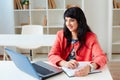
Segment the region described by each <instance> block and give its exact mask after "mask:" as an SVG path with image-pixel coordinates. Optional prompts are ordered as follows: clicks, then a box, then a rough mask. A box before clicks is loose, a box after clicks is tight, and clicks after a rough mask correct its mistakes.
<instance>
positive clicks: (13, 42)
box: [0, 34, 55, 59]
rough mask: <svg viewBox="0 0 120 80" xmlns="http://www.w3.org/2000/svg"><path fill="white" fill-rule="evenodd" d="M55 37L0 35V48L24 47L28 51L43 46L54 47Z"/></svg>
mask: <svg viewBox="0 0 120 80" xmlns="http://www.w3.org/2000/svg"><path fill="white" fill-rule="evenodd" d="M54 40H55V35H16V34H4V35H3V34H2V35H0V46H19V47H20V46H22V47H23V46H24V47H25V48H27V49H36V48H39V47H41V46H52V45H53V42H54ZM5 56H6V55H5V53H4V59H5Z"/></svg>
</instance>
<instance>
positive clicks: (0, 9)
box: [0, 0, 14, 34]
mask: <svg viewBox="0 0 120 80" xmlns="http://www.w3.org/2000/svg"><path fill="white" fill-rule="evenodd" d="M13 27H14V23H13V0H0V34H8V33H14V28H13Z"/></svg>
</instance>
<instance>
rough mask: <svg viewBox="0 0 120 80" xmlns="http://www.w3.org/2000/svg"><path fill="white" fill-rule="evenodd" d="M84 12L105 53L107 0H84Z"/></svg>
mask: <svg viewBox="0 0 120 80" xmlns="http://www.w3.org/2000/svg"><path fill="white" fill-rule="evenodd" d="M85 14H86V18H87V21H88V24H89V26H90V27H91V29H92V31H93V32H94V33H96V34H97V38H98V41H99V43H100V45H101V47H102V49H103V50H104V52H106V53H107V45H108V43H107V42H108V37H107V36H108V0H85Z"/></svg>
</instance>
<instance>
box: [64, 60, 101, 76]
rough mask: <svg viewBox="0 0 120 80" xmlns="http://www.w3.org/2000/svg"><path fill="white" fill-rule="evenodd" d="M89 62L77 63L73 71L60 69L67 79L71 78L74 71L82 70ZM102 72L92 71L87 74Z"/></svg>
mask: <svg viewBox="0 0 120 80" xmlns="http://www.w3.org/2000/svg"><path fill="white" fill-rule="evenodd" d="M89 64H90V62H79V65H78V67H77V68H75V69H69V68H66V67H62V69H63V71H64V72H65V73H66V74H67V75H68V76H69V77H73V76H74V73H75V71H77V70H80V69H82V68H83V67H84V66H86V65H89ZM100 72H102V71H101V70H94V71H92V72H89V74H94V73H100Z"/></svg>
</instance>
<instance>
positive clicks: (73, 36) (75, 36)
mask: <svg viewBox="0 0 120 80" xmlns="http://www.w3.org/2000/svg"><path fill="white" fill-rule="evenodd" d="M72 39H74V40H77V39H78V38H77V33H76V32H72Z"/></svg>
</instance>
